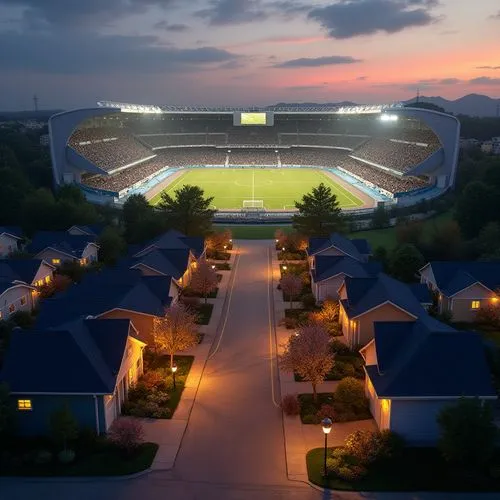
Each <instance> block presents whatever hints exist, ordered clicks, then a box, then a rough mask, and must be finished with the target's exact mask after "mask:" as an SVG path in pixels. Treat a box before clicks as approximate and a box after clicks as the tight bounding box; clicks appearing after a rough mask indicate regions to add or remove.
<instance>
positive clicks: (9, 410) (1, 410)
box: [0, 382, 17, 446]
mask: <svg viewBox="0 0 500 500" xmlns="http://www.w3.org/2000/svg"><path fill="white" fill-rule="evenodd" d="M16 416H17V413H16V410H15V408H14V405H13V404H12V400H11V399H10V392H9V387H8V386H7V384H5V383H3V382H2V383H0V446H1V443H2V442H3V440H4V439H6V438H7V437H9V436H11V435H12V433H13V432H14V429H15V425H16Z"/></svg>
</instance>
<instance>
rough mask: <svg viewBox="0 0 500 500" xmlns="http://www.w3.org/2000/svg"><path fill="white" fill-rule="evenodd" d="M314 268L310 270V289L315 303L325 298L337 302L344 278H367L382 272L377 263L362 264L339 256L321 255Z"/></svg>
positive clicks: (317, 258) (316, 259)
mask: <svg viewBox="0 0 500 500" xmlns="http://www.w3.org/2000/svg"><path fill="white" fill-rule="evenodd" d="M314 260H315V266H314V268H313V269H311V271H310V274H311V289H312V293H313V295H314V297H315V298H316V301H318V302H322V301H323V300H325V299H326V298H331V299H334V300H337V299H338V298H339V293H338V292H339V288H340V286H341V285H342V283H344V279H345V278H346V277H349V278H369V277H373V276H376V275H377V274H378V273H380V272H381V271H382V266H381V265H380V263H378V262H370V263H366V262H362V261H359V260H356V259H353V258H352V257H347V256H341V255H322V254H319V255H317V256H316V257H315V258H314Z"/></svg>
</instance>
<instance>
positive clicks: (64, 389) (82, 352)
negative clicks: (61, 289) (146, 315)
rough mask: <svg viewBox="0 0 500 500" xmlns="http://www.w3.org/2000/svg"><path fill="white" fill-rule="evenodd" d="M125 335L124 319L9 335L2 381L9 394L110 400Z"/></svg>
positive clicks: (95, 321) (88, 322)
mask: <svg viewBox="0 0 500 500" xmlns="http://www.w3.org/2000/svg"><path fill="white" fill-rule="evenodd" d="M129 330H130V320H128V319H103V320H77V321H74V322H73V323H71V324H69V325H67V326H66V327H65V329H64V330H35V331H33V330H30V331H13V332H12V336H11V340H10V345H9V349H8V351H7V354H6V356H5V360H4V365H3V370H2V372H1V374H0V376H1V378H2V380H5V381H6V382H7V383H8V385H9V387H10V390H11V391H12V392H13V393H16V392H18V393H39V392H45V393H47V392H49V393H50V392H53V393H70V394H81V393H86V394H111V393H113V391H114V389H115V386H116V382H117V376H118V373H119V370H120V366H121V362H122V359H123V356H124V353H125V349H126V345H127V339H128V336H129Z"/></svg>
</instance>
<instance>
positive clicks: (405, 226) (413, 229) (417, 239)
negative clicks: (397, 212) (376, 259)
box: [396, 220, 424, 247]
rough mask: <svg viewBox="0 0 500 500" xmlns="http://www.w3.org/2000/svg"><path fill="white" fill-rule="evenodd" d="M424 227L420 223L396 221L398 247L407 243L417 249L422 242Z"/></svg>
mask: <svg viewBox="0 0 500 500" xmlns="http://www.w3.org/2000/svg"><path fill="white" fill-rule="evenodd" d="M423 229H424V226H423V224H422V222H421V221H411V220H410V221H408V220H403V221H398V223H397V224H396V240H397V242H398V245H406V244H407V243H409V244H411V245H415V246H416V247H419V246H420V244H421V241H422V232H423Z"/></svg>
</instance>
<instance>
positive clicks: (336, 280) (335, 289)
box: [312, 273, 345, 302]
mask: <svg viewBox="0 0 500 500" xmlns="http://www.w3.org/2000/svg"><path fill="white" fill-rule="evenodd" d="M344 278H345V274H343V273H342V274H339V275H338V276H333V277H331V278H329V279H326V280H323V281H319V282H316V283H314V284H313V287H312V290H313V293H314V296H315V297H316V300H317V301H318V302H322V301H323V300H325V299H326V298H328V297H331V298H332V299H334V300H337V299H338V298H339V288H340V286H341V285H342V283H343V282H344Z"/></svg>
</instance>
